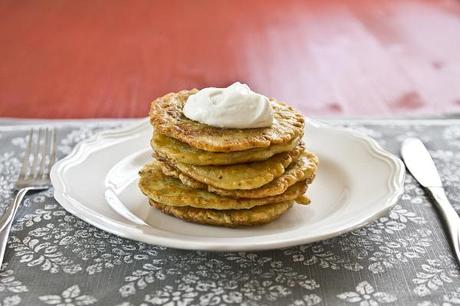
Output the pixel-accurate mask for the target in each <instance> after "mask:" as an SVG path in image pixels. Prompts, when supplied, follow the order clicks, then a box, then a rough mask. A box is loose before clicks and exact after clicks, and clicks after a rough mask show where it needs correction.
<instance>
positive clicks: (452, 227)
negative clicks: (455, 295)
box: [401, 138, 460, 264]
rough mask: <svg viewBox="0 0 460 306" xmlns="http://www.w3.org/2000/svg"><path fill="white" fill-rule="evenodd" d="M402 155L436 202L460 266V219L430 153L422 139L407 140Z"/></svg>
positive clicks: (411, 171) (403, 145) (413, 173)
mask: <svg viewBox="0 0 460 306" xmlns="http://www.w3.org/2000/svg"><path fill="white" fill-rule="evenodd" d="M401 155H402V158H403V160H404V163H405V164H406V167H407V169H409V171H410V173H411V174H412V176H413V177H414V178H415V179H416V180H417V181H418V182H419V183H420V185H422V186H423V187H425V188H426V189H427V190H428V191H429V192H430V194H431V196H432V197H433V199H434V200H435V202H434V203H435V204H436V207H437V208H438V210H439V212H440V213H441V217H442V219H443V221H444V222H445V224H446V228H447V232H448V234H449V236H450V240H451V243H452V247H453V249H454V253H455V257H456V258H457V262H458V263H459V264H460V247H459V244H460V232H459V231H460V218H459V216H458V214H457V212H456V211H455V209H454V207H453V206H452V204H450V202H449V199H448V198H447V196H446V192H445V190H444V187H443V186H442V182H441V178H440V176H439V172H438V170H437V169H436V166H435V164H434V162H433V159H432V158H431V155H430V153H429V152H428V150H427V149H426V147H425V145H424V144H423V142H422V141H421V140H420V139H418V138H407V139H406V140H404V141H403V144H402V146H401Z"/></svg>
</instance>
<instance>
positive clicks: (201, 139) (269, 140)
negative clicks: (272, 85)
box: [150, 89, 304, 152]
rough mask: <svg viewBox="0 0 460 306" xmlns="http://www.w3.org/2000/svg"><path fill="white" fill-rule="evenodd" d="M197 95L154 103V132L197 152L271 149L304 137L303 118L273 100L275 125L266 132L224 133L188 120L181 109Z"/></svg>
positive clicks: (181, 95) (185, 92)
mask: <svg viewBox="0 0 460 306" xmlns="http://www.w3.org/2000/svg"><path fill="white" fill-rule="evenodd" d="M197 91H198V90H196V89H192V90H182V91H179V92H177V93H169V94H167V95H165V96H163V97H161V98H158V99H156V100H155V101H153V102H152V105H151V108H150V121H151V123H152V125H153V126H154V127H155V129H156V130H157V131H158V132H159V133H161V134H164V135H166V136H169V137H172V138H175V139H178V140H180V141H182V142H184V143H187V144H188V145H190V146H192V147H194V148H198V149H201V150H205V151H211V152H233V151H243V150H249V149H254V148H268V147H270V146H272V145H275V144H286V143H288V142H291V141H292V140H293V139H295V138H298V137H299V136H301V135H302V134H303V129H304V118H303V116H302V115H301V114H300V113H298V112H297V111H296V110H294V109H293V108H292V107H290V106H288V105H286V104H284V103H282V102H279V101H277V100H275V99H270V102H271V103H272V107H273V117H274V118H273V124H272V125H271V126H270V127H266V128H256V129H224V128H217V127H212V126H209V125H206V124H202V123H199V122H197V121H193V120H190V119H188V118H187V117H185V115H184V114H183V112H182V109H183V107H184V104H185V102H186V101H187V98H188V97H189V96H190V95H192V94H194V93H196V92H197Z"/></svg>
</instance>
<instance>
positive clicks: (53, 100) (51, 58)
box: [0, 0, 460, 118]
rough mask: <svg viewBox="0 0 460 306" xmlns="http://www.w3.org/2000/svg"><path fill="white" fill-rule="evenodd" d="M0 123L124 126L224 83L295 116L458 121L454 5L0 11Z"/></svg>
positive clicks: (29, 7)
mask: <svg viewBox="0 0 460 306" xmlns="http://www.w3.org/2000/svg"><path fill="white" fill-rule="evenodd" d="M0 46H1V47H0V61H1V64H0V116H1V117H35V118H38V117H50V118H58V117H60V118H69V117H80V118H81V117H136V116H138V117H139V116H145V115H146V114H147V112H148V105H149V102H150V101H151V100H152V99H153V98H155V97H157V96H160V95H162V94H165V93H167V92H170V91H177V90H180V89H184V88H191V87H198V88H201V87H206V86H225V85H228V84H230V83H231V82H233V81H235V80H239V81H244V82H247V83H248V84H249V85H250V86H251V87H253V88H254V89H255V90H256V91H259V92H261V93H264V94H266V95H269V96H273V97H276V98H279V99H281V100H285V101H287V102H289V103H290V104H292V105H294V106H296V107H297V108H299V109H300V110H301V111H302V112H303V113H304V114H306V115H310V116H314V115H324V114H327V115H379V116H381V115H390V114H395V113H429V112H444V111H452V110H458V109H459V108H460V1H456V0H443V1H429V0H427V1H422V0H411V1H386V0H382V1H360V0H355V1H342V0H334V1H319V0H314V1H293V0H289V1H277V0H263V1H262V0H260V1H243V0H237V1H213V0H207V1H176V0H172V1H148V0H144V1H141V0H137V1H129V2H127V1H123V0H113V1H102V0H96V1H59V2H55V1H26V2H24V1H15V0H0Z"/></svg>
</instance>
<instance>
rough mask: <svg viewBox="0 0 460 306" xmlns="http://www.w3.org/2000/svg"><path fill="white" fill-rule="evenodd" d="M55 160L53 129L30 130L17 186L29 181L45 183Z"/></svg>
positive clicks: (54, 135) (54, 133)
mask: <svg viewBox="0 0 460 306" xmlns="http://www.w3.org/2000/svg"><path fill="white" fill-rule="evenodd" d="M55 160H56V131H55V129H54V128H48V127H44V128H39V129H31V130H30V132H29V136H28V141H27V147H26V151H25V153H24V159H23V162H22V167H21V172H20V174H19V178H18V181H17V185H21V184H27V183H28V182H29V181H36V183H46V182H47V181H48V180H49V174H50V171H51V167H52V165H53V164H54V162H55Z"/></svg>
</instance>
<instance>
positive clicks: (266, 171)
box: [157, 146, 303, 190]
mask: <svg viewBox="0 0 460 306" xmlns="http://www.w3.org/2000/svg"><path fill="white" fill-rule="evenodd" d="M302 152H303V147H302V146H298V147H297V148H295V149H294V150H292V151H289V152H284V153H280V154H277V155H275V156H272V157H270V158H269V159H266V160H264V161H259V162H252V163H246V164H234V165H225V166H196V165H190V164H184V163H178V162H176V163H173V162H172V161H170V160H167V159H162V158H161V156H159V157H157V159H159V160H161V161H164V162H166V163H168V164H169V165H170V166H173V167H174V168H176V169H177V170H179V171H180V172H182V173H183V174H185V175H187V176H189V177H191V178H193V179H195V180H196V181H198V182H201V183H204V184H207V185H209V186H213V187H216V188H221V189H227V190H234V189H244V190H246V189H255V188H259V187H261V186H263V185H265V184H268V183H269V182H271V181H273V180H274V179H275V178H277V177H279V176H281V175H282V174H283V173H284V172H285V171H286V168H287V167H288V166H289V165H290V164H291V163H292V162H293V161H296V160H297V159H299V157H300V155H301V154H302Z"/></svg>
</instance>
